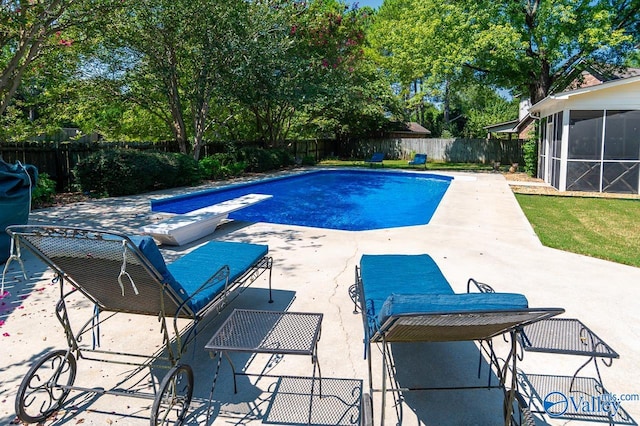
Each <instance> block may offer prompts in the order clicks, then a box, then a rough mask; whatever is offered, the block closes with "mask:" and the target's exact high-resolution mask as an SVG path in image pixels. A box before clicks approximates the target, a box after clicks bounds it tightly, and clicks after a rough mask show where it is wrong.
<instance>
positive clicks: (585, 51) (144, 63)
mask: <svg viewBox="0 0 640 426" xmlns="http://www.w3.org/2000/svg"><path fill="white" fill-rule="evenodd" d="M0 5H1V6H0V121H1V122H2V123H3V129H4V133H2V134H0V137H2V138H4V139H17V138H22V137H24V136H26V135H29V134H37V133H43V132H46V131H47V130H49V129H52V128H55V127H62V126H76V127H80V128H81V129H82V130H84V131H85V132H91V131H97V132H100V133H101V134H102V135H104V136H105V137H107V138H118V139H127V140H140V139H147V140H160V139H173V140H176V141H177V142H178V144H179V146H180V150H181V151H182V152H185V153H190V154H191V155H193V156H194V158H196V159H197V158H198V157H199V155H200V148H201V146H202V144H203V143H204V141H205V140H221V139H234V140H248V141H257V142H259V143H261V144H263V145H266V146H267V145H268V146H276V145H280V144H282V143H284V141H286V139H288V138H291V137H333V138H337V139H341V140H349V139H351V138H354V137H363V136H367V135H372V134H379V133H380V132H381V130H383V129H384V128H385V126H388V124H389V121H390V120H397V121H404V120H415V121H419V122H421V123H422V124H424V125H426V126H427V127H428V128H430V130H432V132H433V134H434V135H439V134H445V135H449V134H450V135H459V136H470V137H471V136H475V137H478V136H483V134H482V133H483V127H484V126H486V125H488V124H492V123H493V122H496V121H507V120H509V119H512V118H513V117H514V115H515V114H516V112H517V99H518V98H530V99H531V100H532V101H533V103H535V102H537V101H539V100H541V99H542V98H544V97H545V96H547V95H548V94H549V93H551V92H553V91H555V90H561V89H562V88H564V87H566V85H567V84H568V83H569V82H570V81H572V80H573V79H574V78H575V77H576V76H577V75H579V73H580V72H581V71H582V70H583V69H584V68H585V67H586V66H588V65H592V64H596V63H597V64H598V66H599V68H600V69H602V64H607V65H608V66H612V67H613V66H618V65H622V64H624V63H625V61H626V63H627V64H637V63H638V59H637V58H638V54H637V52H636V51H635V46H637V45H638V43H639V41H640V36H639V34H638V30H639V28H640V12H639V11H640V0H517V1H504V0H503V1H490V0H475V1H471V0H457V1H444V2H443V1H439V0H385V2H384V4H383V6H382V7H381V8H380V9H379V10H378V11H374V10H373V9H370V8H358V7H356V6H352V5H348V4H346V3H345V2H343V1H341V0H310V1H301V0H253V1H233V2H229V1H225V0H117V1H116V0H30V1H26V0H25V1H22V0H9V1H2V2H1V3H0Z"/></svg>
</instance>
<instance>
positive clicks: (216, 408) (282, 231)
mask: <svg viewBox="0 0 640 426" xmlns="http://www.w3.org/2000/svg"><path fill="white" fill-rule="evenodd" d="M451 175H453V176H454V177H455V179H454V180H453V181H452V183H451V186H450V188H449V189H448V191H447V193H446V194H445V197H444V199H443V200H442V202H441V204H440V206H439V208H438V210H437V211H436V214H435V215H434V217H433V219H432V220H431V223H430V224H429V225H424V226H412V227H405V228H392V229H384V230H377V231H363V232H347V231H334V230H327V229H315V228H304V227H294V226H284V225H274V224H269V223H238V222H231V223H228V224H226V225H223V226H222V227H220V228H218V230H216V232H215V233H214V234H212V235H210V236H209V237H207V238H216V239H219V240H230V241H244V242H252V243H260V244H268V245H269V252H270V255H271V256H272V257H273V259H274V267H273V288H274V290H275V291H274V300H275V303H274V304H268V303H267V296H266V281H265V280H263V279H259V280H258V281H257V282H256V283H255V284H254V285H253V286H252V287H250V288H249V289H248V290H247V291H246V292H245V293H244V294H243V295H241V296H240V297H239V298H238V299H236V300H235V301H234V302H233V306H230V307H228V308H227V309H226V310H225V311H224V312H223V313H222V314H220V316H219V317H218V318H217V319H216V321H214V322H213V323H212V325H211V326H210V327H209V328H208V329H206V330H204V332H202V333H201V336H200V337H199V338H198V339H197V340H196V342H195V344H194V345H192V347H191V351H190V352H189V353H187V354H186V355H185V356H184V357H183V359H182V360H183V362H185V363H187V364H189V365H191V366H192V367H193V369H194V372H195V392H194V398H193V401H192V404H191V409H190V412H189V416H188V418H187V422H186V423H187V424H193V425H196V424H205V422H206V416H207V409H208V401H209V392H210V387H211V380H212V376H213V372H214V370H215V363H214V361H213V360H212V359H211V358H210V356H209V354H208V353H207V352H206V351H205V350H204V349H203V348H204V345H205V344H206V343H207V340H208V338H209V337H210V336H211V335H212V333H213V332H214V330H215V328H216V327H217V326H219V325H220V323H221V321H222V320H224V318H225V317H226V316H227V315H228V314H229V313H231V311H232V309H233V307H239V308H247V309H269V310H289V311H296V312H297V311H301V312H321V313H323V314H324V319H323V322H322V336H321V340H320V343H319V361H320V365H321V368H322V377H323V393H324V392H325V391H326V395H329V396H331V397H330V398H324V397H323V398H322V399H317V398H316V399H314V401H311V400H310V398H309V397H308V395H306V393H305V389H308V387H309V383H310V380H309V378H310V377H311V374H312V370H313V369H312V364H311V362H310V360H309V358H308V357H303V356H295V355H286V356H284V357H269V356H267V355H259V356H254V357H249V356H248V355H242V354H240V355H234V358H233V359H234V363H235V364H236V366H238V367H245V366H246V368H247V369H248V371H249V372H253V373H268V374H269V375H273V376H286V377H285V378H283V379H281V378H278V377H267V378H260V379H258V378H257V377H248V378H244V377H243V378H240V379H239V381H238V382H239V383H238V384H239V392H238V393H237V394H234V393H233V386H232V384H231V374H230V369H229V366H228V364H226V362H224V361H223V363H222V366H221V377H220V380H219V382H218V384H217V386H216V389H215V394H214V397H213V403H212V405H211V409H212V417H211V421H210V423H209V424H213V425H229V424H306V423H307V421H308V420H309V419H308V416H309V415H311V416H312V421H311V423H312V424H327V425H333V424H336V425H337V424H352V423H353V422H356V421H357V417H358V415H359V406H358V404H359V396H360V392H368V386H369V383H368V376H367V374H368V373H367V361H366V360H365V359H363V343H362V339H363V330H362V320H361V317H360V315H359V314H354V312H353V303H352V301H351V299H350V298H349V295H348V288H349V286H350V285H352V284H353V283H354V267H355V266H356V265H357V264H358V262H359V259H360V256H361V255H362V254H364V253H369V254H384V253H403V254H413V253H416V254H417V253H428V254H430V255H431V256H432V257H433V258H434V259H435V260H436V262H437V263H438V265H439V266H440V268H441V269H442V271H443V273H444V275H445V276H446V277H447V279H448V280H449V282H450V283H451V284H452V286H453V287H454V290H456V292H464V291H466V283H467V280H468V279H469V278H470V277H473V278H475V279H477V280H478V281H482V282H486V283H488V284H491V285H492V286H493V287H494V289H496V291H501V292H518V293H523V294H525V295H526V296H527V298H528V300H529V304H530V306H531V307H562V308H564V309H565V310H566V313H565V314H564V315H563V316H564V317H570V318H579V319H580V320H581V321H582V322H584V323H585V324H586V325H587V326H589V327H590V328H591V330H593V331H594V332H595V333H596V334H597V335H598V336H600V337H601V338H602V339H603V340H605V341H606V342H607V343H608V344H609V345H610V346H611V347H612V348H613V349H614V350H615V351H617V352H618V353H619V354H620V359H618V360H614V362H613V365H612V366H611V367H610V368H606V367H603V366H601V373H602V378H603V382H604V385H605V386H606V389H607V390H608V391H609V392H610V393H612V394H616V395H622V394H630V395H638V394H640V385H639V383H640V373H639V372H638V369H637V366H639V365H640V327H638V324H640V298H639V297H638V289H637V286H638V285H639V284H638V283H640V269H639V268H633V267H629V266H624V265H620V264H616V263H612V262H607V261H603V260H598V259H593V258H589V257H585V256H580V255H575V254H571V253H567V252H563V251H559V250H554V249H550V248H546V247H544V246H542V244H541V243H540V241H539V240H538V238H537V237H536V235H535V233H534V232H533V229H532V228H531V226H530V225H529V223H528V221H527V220H526V218H525V216H524V214H523V213H522V211H521V209H520V208H519V206H518V203H517V202H516V199H515V197H514V196H513V193H512V191H511V189H510V188H509V185H508V183H507V181H506V180H505V179H504V177H503V176H502V175H500V174H490V173H478V174H472V173H453V174H451ZM187 190H191V189H186V190H185V189H182V190H172V191H164V192H162V193H154V194H147V195H144V196H131V197H121V198H117V199H103V200H95V201H92V202H82V203H76V204H72V205H68V206H65V207H60V208H54V209H43V210H38V211H34V212H33V213H32V214H31V219H30V220H31V223H41V224H59V225H74V226H83V227H92V228H102V229H109V230H117V231H121V232H128V233H135V232H137V230H138V228H139V227H140V226H142V225H146V224H148V223H149V222H150V220H151V217H152V215H151V213H150V212H149V199H150V198H151V197H159V196H165V195H171V194H177V193H182V192H185V191H187ZM204 242H206V239H203V240H199V241H196V242H194V243H192V244H190V245H187V246H182V247H171V248H163V253H164V255H165V258H166V259H167V260H168V261H170V260H171V259H175V258H177V257H180V256H182V255H184V254H185V253H186V252H187V251H189V250H191V249H193V248H194V247H196V246H198V245H201V244H203V243H204ZM24 258H25V266H26V268H27V270H28V280H27V281H26V282H25V280H24V279H22V277H21V273H20V269H19V265H18V264H17V263H15V262H14V263H12V264H11V265H10V268H9V274H8V276H7V278H8V279H7V283H6V284H5V287H6V290H8V291H9V292H10V296H8V297H5V298H4V299H2V301H1V302H2V303H3V305H2V306H1V310H0V319H3V320H4V324H3V325H2V326H1V327H0V334H2V336H0V339H1V340H0V342H2V344H1V345H0V424H3V425H4V424H10V423H11V422H12V421H13V420H14V418H15V411H14V407H13V405H14V399H15V394H16V392H17V389H18V386H19V385H20V381H21V379H22V377H23V376H24V374H25V373H26V372H27V370H28V369H29V366H30V365H31V364H32V363H33V362H35V361H36V360H37V359H38V358H39V357H40V356H42V355H43V354H44V353H46V352H48V351H50V350H52V349H64V348H66V341H65V339H64V335H63V332H62V328H61V327H60V325H59V324H58V321H57V320H56V319H55V315H54V307H55V302H56V300H57V297H58V287H57V286H56V285H52V284H51V279H52V273H51V271H50V270H48V269H46V268H45V267H44V265H42V264H41V263H40V262H39V261H37V260H36V259H35V258H34V257H33V256H31V255H28V256H27V255H25V256H24ZM390 273H393V271H390ZM90 309H91V307H90V306H89V304H88V303H87V302H83V301H79V302H78V311H79V312H80V311H83V310H84V311H83V312H87V311H90ZM124 321H125V322H124V323H122V322H120V326H119V327H115V328H114V329H108V328H107V329H105V333H108V332H112V333H113V336H115V337H113V341H115V342H118V344H120V345H123V346H131V345H132V346H137V347H138V348H139V349H138V351H144V350H148V351H149V352H153V351H154V350H156V349H157V347H158V344H159V343H160V342H161V340H160V335H159V333H158V334H157V335H156V334H155V333H156V329H157V320H156V319H155V318H144V317H143V318H141V317H140V316H137V317H136V316H131V317H128V318H125V319H124ZM122 324H124V326H123V325H122ZM495 341H496V343H495V344H496V347H497V350H498V352H499V353H501V354H504V351H505V349H506V347H507V344H506V343H505V342H502V339H500V338H498V339H495ZM105 344H106V342H105V341H103V345H105ZM372 355H373V358H372V362H373V374H374V381H375V382H376V383H375V386H376V387H379V379H380V368H381V367H380V365H381V363H380V354H379V352H378V351H377V350H374V352H373V354H372ZM393 356H394V360H395V368H396V380H397V382H398V384H399V385H400V386H402V387H413V386H449V385H452V384H455V385H459V384H465V385H468V384H471V385H478V384H480V385H482V384H484V383H486V369H485V370H484V372H485V375H484V376H483V377H482V378H481V379H477V376H476V373H477V368H478V360H479V351H478V347H477V344H476V343H474V342H460V343H435V344H426V343H424V344H412V345H408V344H405V345H395V346H394V348H393ZM584 361H586V358H585V357H576V356H567V355H554V354H539V353H525V354H524V359H523V360H522V361H521V362H519V364H518V365H519V368H521V369H522V370H523V371H524V372H525V374H545V375H568V376H571V375H572V374H573V373H574V372H575V371H576V369H577V368H578V367H579V366H580V365H581V364H582V363H583V362H584ZM78 370H79V371H78V376H77V378H76V384H78V385H80V386H83V385H84V386H104V387H107V386H109V384H114V383H119V382H121V381H122V380H123V378H124V377H125V376H126V374H127V373H128V372H129V371H130V370H128V369H127V368H126V367H119V366H112V365H107V364H105V365H98V366H96V365H95V363H92V364H91V365H90V366H84V365H83V361H82V360H81V361H80V362H79V363H78ZM589 374H593V369H592V367H591V366H589V367H587V368H585V370H583V371H582V372H581V375H589ZM289 376H290V377H289ZM148 379H149V378H148V377H142V378H140V379H139V380H138V381H137V382H136V380H135V379H134V380H133V384H132V385H131V386H132V387H140V386H142V384H143V383H146V382H147V381H148ZM103 383H104V384H103ZM543 396H544V395H543ZM393 400H394V398H393V396H391V395H389V397H388V398H387V401H388V404H387V409H386V421H385V424H388V425H392V424H402V425H500V424H503V420H502V394H501V393H500V391H498V390H491V391H489V390H485V389H479V390H465V391H451V390H448V391H440V392H436V391H418V392H411V393H405V394H404V395H403V398H402V401H401V403H399V404H394V403H393V402H394V401H393ZM151 403H152V402H151V401H148V400H140V399H133V398H125V397H116V396H110V395H105V396H100V397H97V396H96V395H94V394H87V393H78V392H74V393H72V394H71V395H70V397H69V399H68V401H67V403H66V404H65V406H64V407H63V410H61V411H60V412H59V413H58V415H57V417H56V419H51V420H50V421H47V423H46V424H47V425H49V424H53V425H58V424H65V423H70V424H80V423H81V424H97V425H105V424H122V425H145V424H149V407H150V405H151ZM373 407H374V420H375V421H376V424H379V422H380V412H381V409H380V394H379V393H376V394H375V395H374V401H373ZM622 407H623V408H624V410H626V412H627V413H628V414H629V415H630V417H631V420H630V422H629V423H628V424H636V422H638V421H639V419H640V400H636V401H627V402H624V403H623V404H622ZM310 413H311V414H310ZM536 417H537V419H538V424H554V425H555V424H558V425H559V424H567V422H568V421H567V419H551V418H550V417H549V416H542V415H536ZM569 424H593V422H588V421H583V422H580V421H577V420H571V421H569Z"/></svg>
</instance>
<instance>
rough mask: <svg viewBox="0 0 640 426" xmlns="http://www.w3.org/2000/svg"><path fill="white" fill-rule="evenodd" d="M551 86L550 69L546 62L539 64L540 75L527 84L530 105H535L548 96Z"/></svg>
mask: <svg viewBox="0 0 640 426" xmlns="http://www.w3.org/2000/svg"><path fill="white" fill-rule="evenodd" d="M552 84H553V76H552V75H551V67H550V66H549V63H548V62H547V61H546V60H542V61H541V62H540V74H539V75H537V76H534V77H533V78H532V79H531V83H530V84H529V97H530V98H531V105H535V104H536V103H538V102H540V101H541V100H543V99H544V98H546V97H547V96H548V95H549V92H550V91H551V85H552Z"/></svg>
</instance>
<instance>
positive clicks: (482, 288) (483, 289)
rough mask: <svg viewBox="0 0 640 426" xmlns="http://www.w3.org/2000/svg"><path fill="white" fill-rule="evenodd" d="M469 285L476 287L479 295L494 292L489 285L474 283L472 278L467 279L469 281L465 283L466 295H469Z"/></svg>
mask: <svg viewBox="0 0 640 426" xmlns="http://www.w3.org/2000/svg"><path fill="white" fill-rule="evenodd" d="M471 284H474V285H475V286H476V289H477V290H478V291H479V292H480V293H495V292H496V291H495V290H494V289H493V287H491V286H490V285H489V284H485V283H481V282H479V281H476V280H475V279H473V278H469V281H467V293H471Z"/></svg>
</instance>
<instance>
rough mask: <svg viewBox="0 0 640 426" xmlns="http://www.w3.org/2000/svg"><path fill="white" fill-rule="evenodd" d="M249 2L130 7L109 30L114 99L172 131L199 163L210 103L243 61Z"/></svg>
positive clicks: (178, 0)
mask: <svg viewBox="0 0 640 426" xmlns="http://www.w3.org/2000/svg"><path fill="white" fill-rule="evenodd" d="M246 7H247V3H246V2H227V1H223V0H197V1H191V0H143V1H133V2H132V3H131V4H130V6H129V7H128V8H127V9H126V10H125V11H123V15H122V16H121V19H119V20H118V21H117V22H114V24H113V25H112V26H111V27H110V31H109V36H108V38H107V39H106V40H105V46H104V47H105V48H104V53H105V54H104V55H103V56H102V57H101V58H100V62H102V63H104V64H106V65H108V66H105V67H103V69H104V71H105V73H103V75H102V77H103V78H102V81H103V83H104V86H103V87H105V88H111V90H112V91H113V93H114V95H118V96H122V97H124V98H125V99H126V100H127V101H128V102H131V103H134V104H136V105H138V106H140V107H142V108H145V109H147V110H148V111H149V112H151V113H152V114H154V115H155V116H156V117H157V118H158V119H160V120H162V121H163V122H165V123H166V124H167V126H168V127H169V128H170V129H171V132H172V133H173V136H174V138H175V139H176V140H177V141H178V144H179V146H180V150H181V151H182V152H183V153H190V154H192V155H193V157H194V158H196V159H198V158H199V156H200V149H201V146H202V143H203V138H204V135H205V132H206V131H207V130H208V128H209V127H210V126H211V125H212V123H213V121H212V120H211V119H210V110H211V102H215V100H216V99H218V98H219V96H222V94H224V92H225V87H226V86H225V82H228V81H229V79H228V78H227V77H226V76H228V75H229V74H230V73H231V72H232V69H233V68H234V67H235V66H236V64H237V61H239V60H241V59H242V58H241V55H242V50H241V49H239V48H238V46H240V44H241V40H242V39H243V37H244V35H243V31H244V28H245V27H246V26H245V24H244V19H245V16H246Z"/></svg>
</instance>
